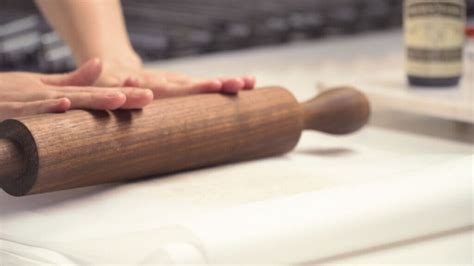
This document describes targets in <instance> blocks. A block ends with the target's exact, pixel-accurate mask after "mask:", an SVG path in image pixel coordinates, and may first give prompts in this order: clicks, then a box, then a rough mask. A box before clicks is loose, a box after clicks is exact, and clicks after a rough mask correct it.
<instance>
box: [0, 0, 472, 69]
mask: <svg viewBox="0 0 474 266" xmlns="http://www.w3.org/2000/svg"><path fill="white" fill-rule="evenodd" d="M402 2H403V1H401V0H332V1H325V0H271V1H269V0H246V1H245V0H199V1H196V0H122V3H123V6H124V13H125V16H126V21H127V27H128V31H129V33H130V37H131V40H132V43H133V45H134V47H135V49H136V50H137V51H138V53H139V54H140V55H141V56H142V58H143V59H144V61H145V62H150V61H155V60H160V59H164V58H176V57H183V56H188V55H193V54H203V53H214V52H218V51H227V50H235V49H245V48H248V47H255V46H264V45H275V44H286V43H289V42H293V41H295V40H301V39H316V38H325V37H326V36H334V35H344V34H358V33H361V32H367V31H381V30H387V29H391V28H401V25H402ZM467 2H468V14H469V15H470V16H474V0H468V1H467ZM0 7H1V9H0V71H11V70H27V71H40V72H47V73H54V72H64V71H68V70H70V69H72V68H74V63H73V61H72V58H71V53H70V50H69V49H68V48H67V47H66V46H65V45H64V44H63V43H62V41H61V40H60V38H59V37H58V36H57V35H56V34H55V33H54V32H53V31H52V30H51V28H50V27H49V26H48V24H47V23H46V22H45V20H44V19H43V18H42V16H41V15H40V14H39V12H38V10H37V9H36V7H35V5H34V2H33V1H32V0H0Z"/></svg>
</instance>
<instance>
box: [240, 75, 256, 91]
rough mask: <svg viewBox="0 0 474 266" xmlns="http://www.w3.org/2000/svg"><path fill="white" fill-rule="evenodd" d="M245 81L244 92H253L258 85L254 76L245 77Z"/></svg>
mask: <svg viewBox="0 0 474 266" xmlns="http://www.w3.org/2000/svg"><path fill="white" fill-rule="evenodd" d="M242 79H243V80H244V83H245V85H244V90H251V89H253V88H255V85H256V83H257V80H256V79H255V77H254V76H245V77H243V78H242Z"/></svg>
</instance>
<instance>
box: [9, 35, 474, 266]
mask: <svg viewBox="0 0 474 266" xmlns="http://www.w3.org/2000/svg"><path fill="white" fill-rule="evenodd" d="M400 40H401V39H400V33H399V32H398V31H395V32H387V33H376V34H367V35H362V36H360V35H359V36H353V37H334V38H330V39H327V40H326V39H323V40H319V41H311V42H303V43H295V44H291V45H288V46H275V47H270V48H257V49H251V50H245V51H237V52H227V53H221V54H215V55H208V56H200V57H193V58H185V59H179V60H172V61H167V62H162V63H160V64H156V65H154V67H160V68H163V69H167V70H176V71H181V72H185V73H188V74H193V75H198V76H211V75H212V74H213V73H221V74H223V75H234V74H247V73H249V74H256V76H257V78H258V82H259V85H261V86H264V85H271V84H277V85H282V86H286V87H287V88H289V89H290V90H291V91H292V92H293V93H294V94H295V95H296V96H297V98H298V99H300V100H304V99H307V98H309V97H312V96H313V94H314V93H315V91H316V89H315V88H316V84H317V83H318V82H319V83H321V82H325V81H326V80H329V81H330V82H328V83H329V84H332V83H331V82H333V81H334V75H335V74H334V73H336V72H335V71H337V69H334V68H333V69H334V71H330V72H327V71H326V72H320V71H319V69H321V66H322V65H324V64H326V65H327V64H332V66H337V67H341V73H344V72H347V68H350V66H351V62H355V61H357V62H360V61H361V60H362V61H364V62H374V61H377V60H384V59H386V58H391V57H390V56H387V55H389V54H394V53H397V52H399V51H400V49H401V44H400ZM374 47H376V48H377V49H374ZM354 60H355V61H354ZM338 62H339V63H341V62H342V63H343V64H339V63H338ZM312 70H314V73H312ZM328 73H332V74H331V77H329V76H328V75H329V74H328ZM348 80H349V81H348ZM348 80H346V79H345V75H341V77H340V83H341V84H346V83H350V81H351V80H350V79H348ZM356 85H357V84H356ZM473 136H474V128H473V125H472V124H460V123H454V122H451V121H448V120H443V119H439V118H433V117H427V116H422V115H420V114H416V115H415V114H411V113H409V112H400V111H397V110H393V109H387V108H385V106H384V104H383V102H374V114H373V117H372V120H371V123H370V125H369V126H368V127H366V128H365V129H363V130H362V131H360V132H358V133H356V134H353V135H350V136H343V137H334V136H328V135H324V134H320V133H316V132H305V133H304V134H303V137H302V139H301V141H300V143H299V144H298V146H297V148H296V150H295V151H293V152H292V153H290V154H288V155H285V156H281V157H275V158H269V159H265V160H259V161H254V162H246V163H240V164H234V165H227V166H221V167H214V168H207V169H202V170H198V171H191V172H185V173H180V174H176V175H173V176H169V177H165V178H156V179H147V180H142V181H136V182H130V183H128V184H113V185H105V186H97V187H91V188H83V189H76V190H71V191H63V192H57V193H51V194H44V195H35V196H29V197H25V198H13V197H10V196H8V195H6V194H5V193H3V192H0V215H1V216H0V258H2V259H4V260H5V261H6V262H7V264H15V263H17V264H21V263H20V262H24V263H28V264H29V263H32V262H53V263H60V262H67V263H84V262H85V263H87V262H89V263H91V262H95V263H98V262H100V263H119V262H120V263H133V264H139V263H148V262H154V263H157V262H166V263H167V264H171V263H173V262H175V263H178V262H183V261H185V259H189V261H188V262H194V263H224V262H225V263H233V262H246V263H248V262H255V263H264V262H265V263H278V264H288V263H291V264H296V263H302V264H304V263H307V264H311V263H318V264H320V263H336V264H337V263H380V262H384V263H401V262H403V263H421V262H427V263H433V262H439V263H464V264H469V263H470V262H472V225H473V223H472V193H471V192H472V175H473V169H472V162H473V157H472V154H473V151H474V149H473V148H474V145H473V143H474V141H473ZM454 169H455V170H456V171H454ZM430 177H433V179H432V180H433V181H432V182H430V181H429V180H430ZM411 180H413V183H412V182H411ZM411 184H413V186H415V188H416V189H419V191H420V193H417V191H416V190H413V187H411ZM362 192H364V193H365V194H362V195H367V197H360V196H358V195H361V194H358V193H362ZM377 193H384V194H382V195H379V194H377ZM384 195H386V196H384ZM398 195H400V197H398ZM319 199H320V200H319ZM311 202H313V203H311ZM318 202H319V203H318ZM324 202H327V203H324ZM407 202H408V203H407ZM410 202H412V204H409V203H410ZM310 203H311V204H310ZM305 204H310V205H308V206H305ZM272 210H274V215H276V216H275V217H278V219H275V220H273V221H272V220H268V221H267V220H265V219H267V218H268V217H272V216H271V212H270V211H272ZM306 210H308V211H306ZM309 210H312V211H309ZM266 212H269V215H270V216H266V215H263V216H261V218H260V219H256V218H255V217H259V214H260V215H262V214H265V213H266ZM442 212H446V213H450V214H451V215H443V214H442ZM237 214H239V215H237ZM364 214H366V216H364ZM233 215H236V216H235V217H234V216H233ZM286 215H288V217H287V216H286ZM292 215H294V216H292ZM229 217H232V220H229ZM298 217H299V218H298ZM337 217H343V218H344V219H342V220H340V218H337ZM435 217H436V219H435V220H434V221H432V220H430V219H431V218H433V219H434V218H435ZM253 218H255V219H253ZM293 218H295V219H294V220H292V219H293ZM296 218H298V219H301V220H298V219H296ZM286 219H288V220H286ZM356 220H357V223H356V224H357V225H359V226H360V227H359V228H360V229H361V230H362V231H360V232H359V231H358V230H357V227H354V222H355V221H356ZM299 221H301V223H300V222H299ZM302 221H306V222H307V223H304V226H305V227H304V228H303V229H304V230H303V229H301V226H303V222H302ZM324 221H326V223H325V222H324ZM335 221H339V222H335ZM218 222H220V224H221V225H223V224H224V223H225V226H231V225H232V226H233V227H231V228H232V230H227V231H225V230H224V229H225V228H226V227H225V226H222V227H221V226H220V225H219V224H218ZM215 223H217V224H215ZM239 224H240V225H241V226H239ZM375 225H376V226H375ZM259 226H260V227H259ZM272 226H274V229H275V230H274V231H272V230H271V228H272ZM209 228H211V229H215V233H214V234H213V232H214V231H213V230H211V229H209ZM258 228H260V229H258ZM218 229H219V230H218ZM266 229H268V231H266ZM300 229H301V230H300ZM239 230H240V231H239ZM252 230H255V232H253V231H252ZM327 230H334V232H337V231H338V230H341V232H346V235H347V239H344V238H341V237H328V235H325V232H328V231H327ZM209 232H210V233H209ZM218 232H219V233H218ZM249 232H253V233H249ZM292 232H293V233H292ZM297 232H299V233H305V232H306V233H307V235H306V237H303V238H301V237H300V238H297V237H296V236H297V235H298V234H297ZM318 232H319V233H318ZM361 232H362V234H360V233H361ZM329 236H330V235H329ZM285 237H287V238H285ZM323 237H326V238H323ZM281 238H283V239H287V240H286V241H285V240H282V239H281ZM271 240H272V241H271ZM313 240H314V242H311V241H313ZM216 241H217V242H216ZM219 241H220V242H219ZM259 241H260V242H261V245H260V247H259V246H256V247H254V246H252V245H254V244H256V243H260V242H259ZM262 241H263V242H262ZM305 241H306V242H305ZM308 241H310V242H308ZM216 243H220V244H216ZM246 243H247V244H246ZM285 243H286V244H288V243H292V246H293V247H295V248H294V250H293V251H291V250H287V251H286V253H285V252H278V254H276V253H277V252H276V251H278V250H279V249H282V248H284V247H285V245H284V244H285ZM305 243H306V244H305ZM348 243H352V244H351V245H352V247H353V248H352V250H351V248H350V247H351V245H349V246H348ZM312 244H314V250H315V251H314V253H313V252H311V250H310V249H308V248H313V247H312V246H311V245H312ZM239 245H242V246H241V247H240V248H239ZM265 245H268V246H266V247H265V248H264V247H262V246H265ZM323 246H324V248H322V247H323ZM224 247H226V248H224ZM270 247H271V249H270ZM318 247H320V248H318ZM269 249H270V250H273V251H274V252H275V254H273V255H272V254H267V253H265V252H268V250H269ZM246 250H250V251H252V250H254V253H251V254H250V253H248V252H247V253H245V252H246ZM250 251H249V252H250ZM239 252H240V253H239ZM242 254H245V256H244V255H242ZM265 254H267V256H265ZM239 255H242V256H244V257H242V256H239ZM235 256H237V257H238V258H236V257H235Z"/></svg>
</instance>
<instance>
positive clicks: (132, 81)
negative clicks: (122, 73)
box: [122, 77, 141, 87]
mask: <svg viewBox="0 0 474 266" xmlns="http://www.w3.org/2000/svg"><path fill="white" fill-rule="evenodd" d="M140 84H141V82H140V80H139V79H138V78H136V77H128V78H127V79H125V81H124V82H123V84H122V86H123V87H140Z"/></svg>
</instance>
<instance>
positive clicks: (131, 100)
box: [55, 87, 154, 109]
mask: <svg viewBox="0 0 474 266" xmlns="http://www.w3.org/2000/svg"><path fill="white" fill-rule="evenodd" d="M55 90H56V91H58V92H60V93H62V95H65V96H67V97H69V94H70V93H89V94H97V93H99V94H110V93H122V94H124V95H125V97H126V101H125V103H124V104H123V105H122V106H120V108H122V109H137V108H143V107H145V106H146V105H148V104H150V103H151V102H152V101H153V98H154V97H153V92H152V91H151V90H149V89H142V88H109V87H101V88H96V87H57V89H55Z"/></svg>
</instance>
